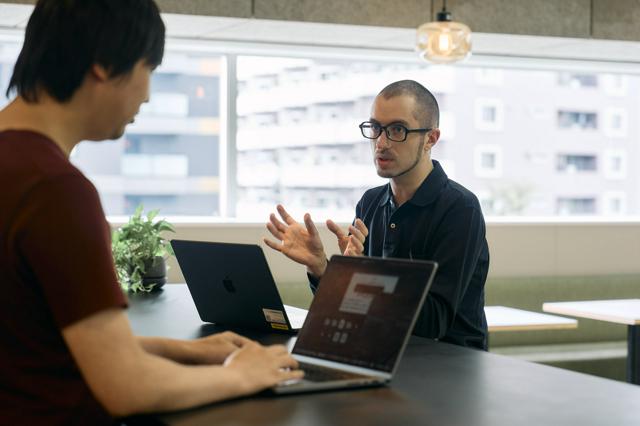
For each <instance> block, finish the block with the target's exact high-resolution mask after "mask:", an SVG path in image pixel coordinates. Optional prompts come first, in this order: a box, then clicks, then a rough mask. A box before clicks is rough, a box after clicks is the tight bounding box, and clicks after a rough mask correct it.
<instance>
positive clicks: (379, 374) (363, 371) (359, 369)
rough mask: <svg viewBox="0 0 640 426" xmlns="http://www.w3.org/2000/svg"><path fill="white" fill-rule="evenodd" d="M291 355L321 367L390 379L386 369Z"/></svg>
mask: <svg viewBox="0 0 640 426" xmlns="http://www.w3.org/2000/svg"><path fill="white" fill-rule="evenodd" d="M292 355H293V357H294V358H295V359H296V360H297V361H298V362H303V363H307V364H314V365H319V366H322V367H328V368H333V369H336V370H341V371H347V372H349V373H354V374H362V375H364V376H374V377H379V378H381V379H384V380H390V379H391V373H387V372H386V371H380V370H373V369H370V368H363V367H358V366H355V365H351V364H344V363H341V362H335V361H329V360H326V359H320V358H314V357H310V356H305V355H298V354H292Z"/></svg>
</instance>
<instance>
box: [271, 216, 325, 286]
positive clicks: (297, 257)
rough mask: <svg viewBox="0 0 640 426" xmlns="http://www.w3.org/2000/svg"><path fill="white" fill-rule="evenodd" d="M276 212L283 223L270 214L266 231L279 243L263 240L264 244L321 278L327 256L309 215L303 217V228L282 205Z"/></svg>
mask: <svg viewBox="0 0 640 426" xmlns="http://www.w3.org/2000/svg"><path fill="white" fill-rule="evenodd" d="M277 210H278V213H279V214H280V217H281V218H282V220H283V221H284V223H283V222H281V221H280V220H278V218H277V217H276V215H275V214H273V213H271V215H270V216H269V222H268V223H267V229H268V230H269V232H270V233H271V235H273V236H274V237H275V238H277V239H278V240H279V241H280V243H277V242H275V241H272V240H269V239H267V238H265V239H264V242H265V244H266V245H268V246H269V247H271V248H272V249H274V250H277V251H279V252H280V253H282V254H284V255H285V256H287V257H288V258H289V259H291V260H293V261H295V262H298V263H301V264H303V265H305V266H306V267H307V269H308V270H309V272H311V273H312V274H313V275H315V276H317V277H320V276H322V274H323V273H324V270H325V268H326V266H327V256H326V254H325V253H324V247H323V246H322V241H321V240H320V236H319V235H318V230H317V229H316V226H315V225H314V224H313V221H312V220H311V215H309V213H307V214H305V215H304V226H303V225H302V224H300V223H298V222H296V221H295V220H294V219H293V218H292V217H291V216H290V215H289V213H287V211H286V210H285V209H284V207H283V206H282V205H280V204H278V207H277Z"/></svg>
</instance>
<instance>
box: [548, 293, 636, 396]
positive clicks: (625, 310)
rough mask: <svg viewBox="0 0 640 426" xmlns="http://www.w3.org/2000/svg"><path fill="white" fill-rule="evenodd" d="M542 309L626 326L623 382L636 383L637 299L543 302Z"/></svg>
mask: <svg viewBox="0 0 640 426" xmlns="http://www.w3.org/2000/svg"><path fill="white" fill-rule="evenodd" d="M542 310H543V311H545V312H552V313H555V314H562V315H570V316H574V317H578V318H588V319H592V320H598V321H606V322H612V323H616V324H625V325H627V350H628V352H627V381H628V382H629V383H635V384H640V299H616V300H589V301H582V302H554V303H544V304H543V305H542Z"/></svg>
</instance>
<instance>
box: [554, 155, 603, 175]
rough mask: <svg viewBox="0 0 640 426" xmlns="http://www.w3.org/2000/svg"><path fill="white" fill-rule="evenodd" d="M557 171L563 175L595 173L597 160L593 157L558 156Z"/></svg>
mask: <svg viewBox="0 0 640 426" xmlns="http://www.w3.org/2000/svg"><path fill="white" fill-rule="evenodd" d="M557 170H558V171H559V172H565V173H575V172H595V171H596V170H597V158H596V156H595V155H580V154H559V155H558V162H557Z"/></svg>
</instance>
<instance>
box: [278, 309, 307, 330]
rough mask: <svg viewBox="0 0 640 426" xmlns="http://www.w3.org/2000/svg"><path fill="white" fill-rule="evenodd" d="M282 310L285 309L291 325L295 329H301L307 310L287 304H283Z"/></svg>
mask: <svg viewBox="0 0 640 426" xmlns="http://www.w3.org/2000/svg"><path fill="white" fill-rule="evenodd" d="M284 310H285V311H287V317H288V318H289V322H290V323H291V327H292V328H293V329H295V330H298V329H301V328H302V324H304V320H305V318H307V313H309V311H307V310H306V309H301V308H296V307H295V306H289V305H284Z"/></svg>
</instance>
